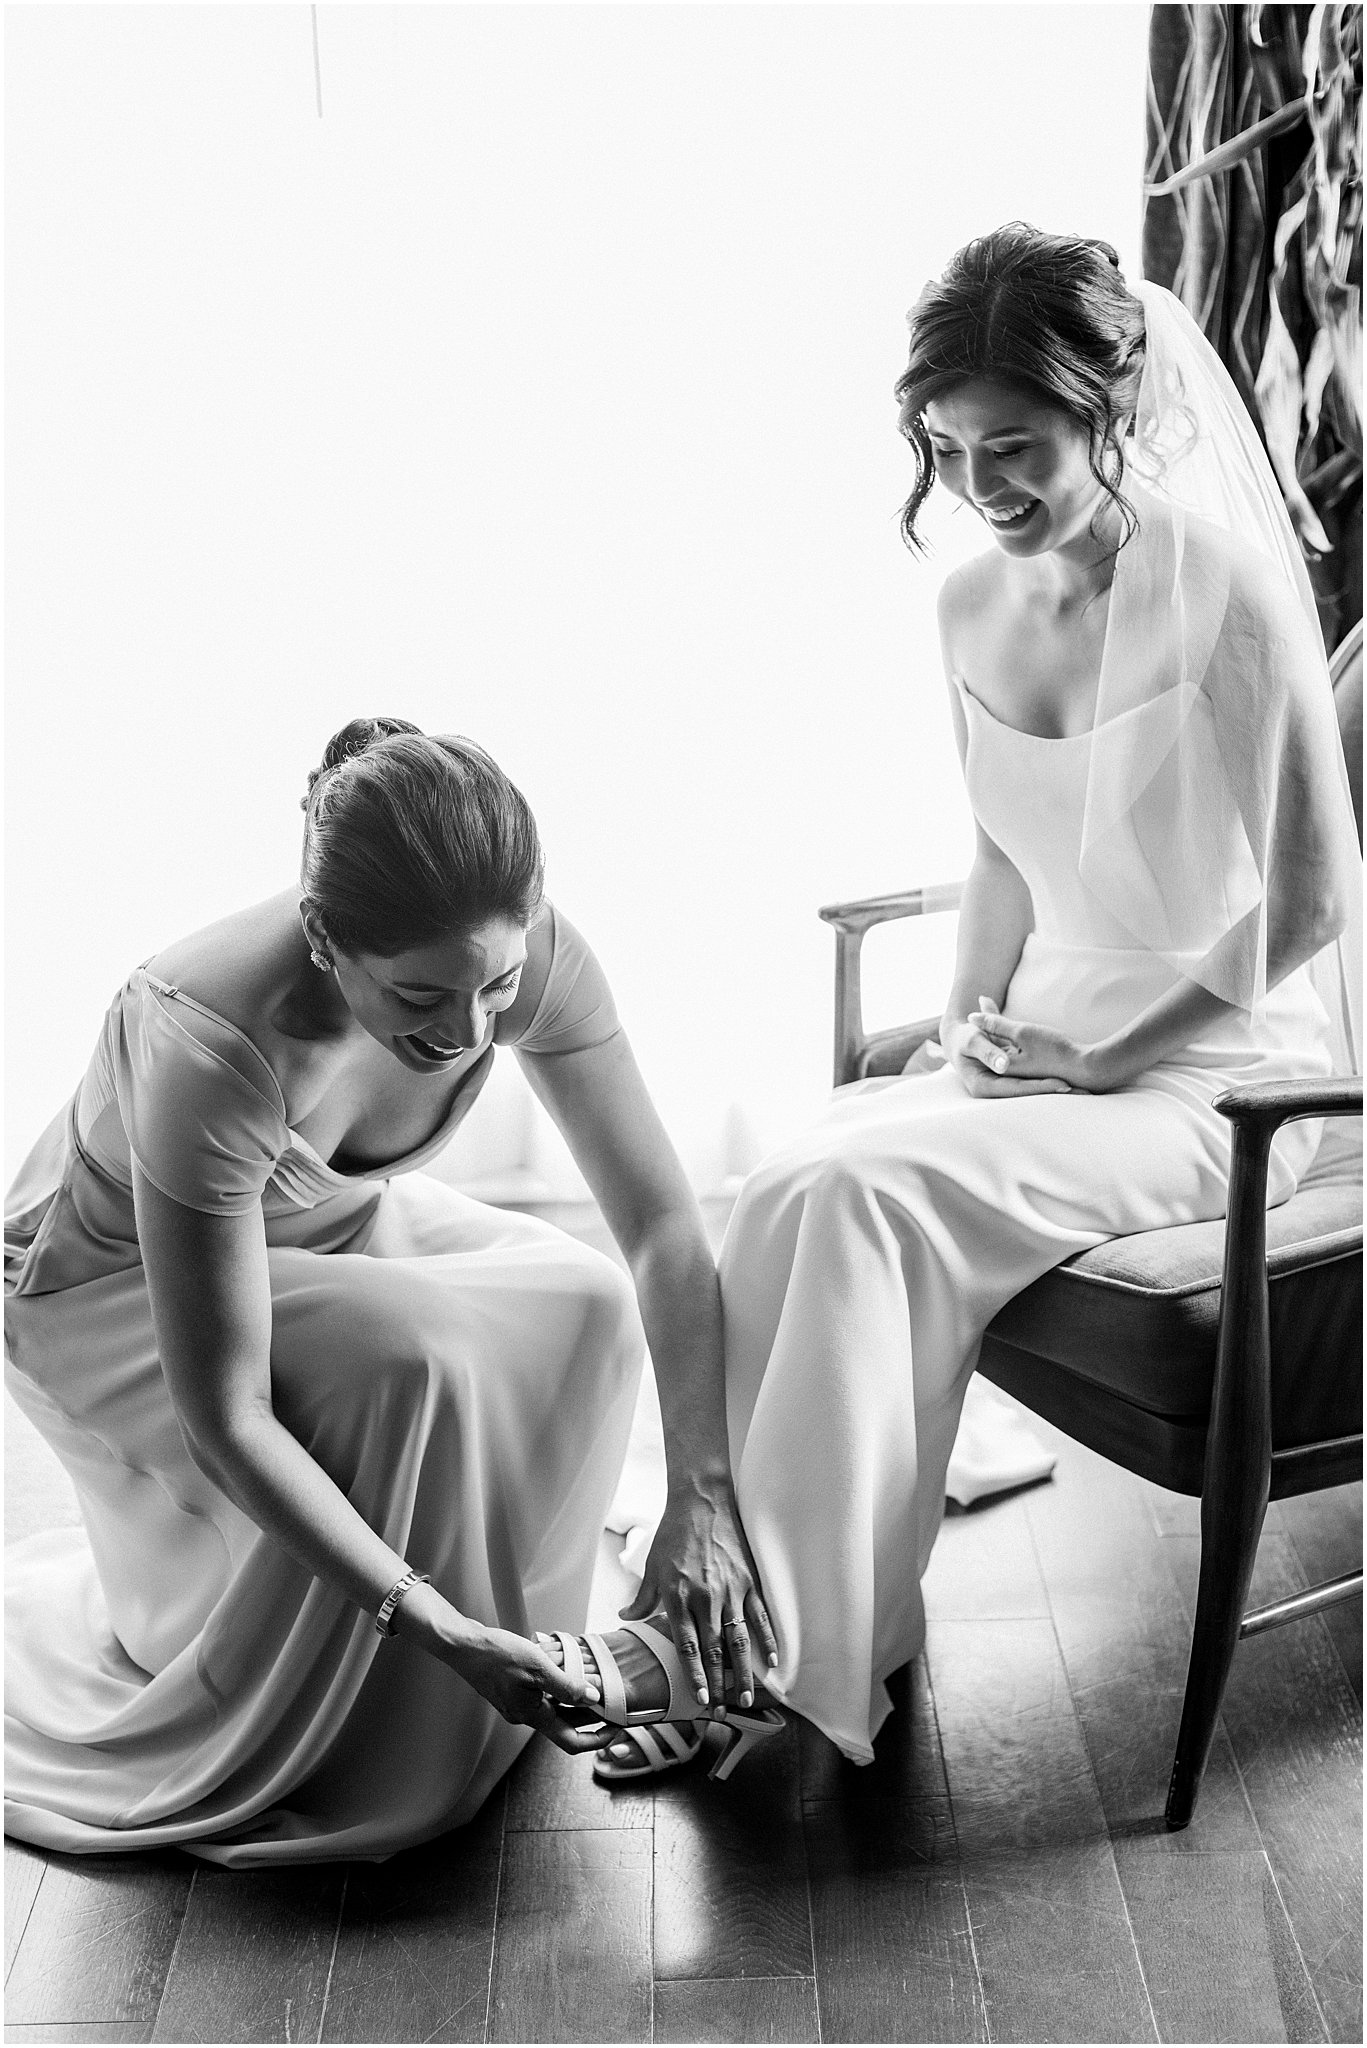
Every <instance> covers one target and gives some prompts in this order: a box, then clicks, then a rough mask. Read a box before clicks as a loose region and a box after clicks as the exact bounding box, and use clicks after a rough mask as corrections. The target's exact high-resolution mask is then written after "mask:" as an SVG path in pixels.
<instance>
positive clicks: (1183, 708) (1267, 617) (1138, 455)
mask: <svg viewBox="0 0 1367 2048" xmlns="http://www.w3.org/2000/svg"><path fill="white" fill-rule="evenodd" d="M1137 296H1138V297H1139V298H1140V299H1141V300H1142V302H1143V306H1144V317H1145V362H1144V370H1143V377H1142V382H1141V385H1140V390H1139V397H1138V403H1137V406H1136V412H1135V419H1134V424H1133V429H1132V432H1131V434H1130V436H1129V438H1128V440H1127V443H1126V449H1125V475H1124V481H1123V483H1122V485H1121V489H1122V491H1123V492H1124V494H1125V496H1126V497H1127V498H1128V499H1129V500H1130V501H1131V503H1132V504H1133V506H1134V509H1135V511H1136V513H1137V515H1138V521H1139V524H1138V530H1137V532H1135V534H1134V535H1133V536H1132V537H1131V538H1130V539H1129V540H1127V541H1126V542H1125V544H1124V546H1123V547H1122V548H1121V550H1120V554H1119V556H1118V557H1117V561H1116V569H1115V578H1114V582H1113V584H1112V587H1111V601H1110V613H1109V618H1108V622H1107V629H1106V643H1105V650H1104V653H1103V656H1102V665H1101V681H1100V687H1099V691H1098V697H1097V710H1096V723H1095V730H1094V734H1093V743H1092V754H1091V765H1090V770H1089V776H1088V785H1087V797H1086V809H1085V816H1084V824H1083V841H1082V856H1081V864H1080V865H1081V874H1082V878H1083V880H1084V881H1085V882H1086V884H1087V886H1088V887H1089V888H1090V889H1091V891H1092V892H1093V894H1094V895H1095V896H1097V897H1098V898H1099V899H1100V900H1101V901H1102V902H1103V903H1104V904H1105V905H1106V907H1107V909H1108V910H1110V911H1111V913H1112V914H1113V915H1114V916H1115V917H1117V918H1118V919H1119V920H1120V922H1121V923H1122V924H1123V925H1124V926H1125V927H1126V929H1128V930H1129V931H1132V932H1133V933H1134V935H1135V938H1136V941H1137V942H1138V943H1139V944H1140V945H1143V946H1145V947H1148V948H1150V949H1152V950H1153V951H1154V952H1157V953H1159V954H1161V955H1163V956H1164V957H1165V958H1166V959H1167V960H1169V961H1170V962H1171V964H1172V965H1173V966H1174V967H1175V968H1176V969H1177V970H1178V972H1179V973H1181V974H1182V975H1184V976H1185V977H1187V978H1188V979H1190V980H1193V981H1196V982H1198V983H1200V984H1201V985H1202V986H1204V987H1206V988H1209V989H1210V990H1212V991H1213V993H1215V994H1216V995H1218V996H1220V997H1222V998H1223V999H1224V1000H1225V1001H1226V1002H1229V1003H1232V1004H1234V1005H1236V1006H1237V1007H1238V1008H1240V1009H1243V1010H1249V1011H1252V1010H1253V1009H1254V1008H1256V1006H1257V1004H1258V1003H1259V1001H1260V1000H1261V999H1262V997H1263V996H1264V994H1265V993H1266V989H1267V975H1268V951H1269V937H1270V936H1271V938H1272V942H1273V951H1274V956H1275V955H1276V954H1277V952H1278V937H1279V935H1280V934H1281V933H1283V932H1285V931H1289V930H1295V931H1306V930H1313V929H1315V927H1316V924H1317V922H1321V923H1322V920H1323V917H1324V909H1325V906H1326V904H1329V903H1332V902H1336V903H1337V904H1338V905H1339V907H1340V909H1341V910H1342V909H1345V908H1346V913H1347V922H1346V924H1345V925H1344V926H1343V929H1342V931H1341V932H1339V933H1338V935H1337V936H1333V937H1330V935H1329V934H1328V932H1326V934H1325V936H1326V939H1327V940H1328V943H1326V944H1325V945H1324V947H1323V948H1322V950H1321V951H1320V953H1319V954H1318V955H1317V956H1316V957H1315V959H1314V961H1313V964H1312V972H1313V975H1314V978H1315V984H1316V987H1317V989H1318V991H1319V993H1320V996H1321V999H1322V1001H1323V1002H1324V1004H1325V1007H1326V1009H1327V1011H1328V1013H1329V1017H1330V1021H1331V1024H1332V1026H1333V1029H1334V1034H1335V1064H1336V1066H1338V1067H1339V1069H1340V1070H1341V1071H1355V1070H1356V1069H1358V1067H1359V1066H1360V1053H1361V1042H1362V1041H1361V982H1360V970H1361V908H1362V859H1361V854H1360V851H1359V848H1358V842H1357V831H1356V827H1355V824H1354V819H1353V808H1352V799H1351V796H1350V793H1349V788H1348V780H1347V773H1346V769H1345V765H1344V759H1343V750H1342V746H1341V743H1340V740H1339V734H1338V723H1337V719H1336V716H1335V710H1334V702H1333V691H1332V688H1331V686H1330V682H1329V672H1328V663H1327V660H1326V657H1325V653H1324V646H1323V641H1322V638H1321V635H1320V629H1319V624H1318V620H1317V617H1316V612H1315V603H1314V598H1313V596H1312V594H1311V589H1310V580H1309V577H1308V576H1307V574H1306V571H1305V565H1304V562H1303V561H1302V559H1301V554H1300V550H1299V547H1298V545H1297V542H1296V538H1295V535H1294V533H1293V531H1292V527H1291V522H1290V520H1289V519H1288V517H1287V514H1286V511H1285V508H1284V506H1283V503H1282V498H1281V494H1280V492H1279V490H1278V488H1277V483H1276V479H1275V477H1274V475H1273V472H1272V468H1271V465H1270V463H1269V462H1268V459H1267V456H1266V455H1265V454H1264V452H1263V449H1262V446H1261V443H1260V442H1259V440H1258V437H1257V434H1256V432H1255V431H1254V428H1253V424H1252V422H1251V420H1250V419H1249V417H1248V414H1247V412H1246V411H1245V409H1244V406H1243V404H1242V402H1241V400H1240V398H1239V395H1238V393H1237V391H1236V390H1235V388H1234V385H1233V383H1232V382H1231V380H1230V378H1229V376H1228V374H1227V372H1226V370H1225V368H1224V366H1223V364H1222V363H1221V362H1220V359H1219V357H1218V356H1217V355H1216V353H1215V351H1214V350H1213V349H1212V348H1211V347H1210V345H1209V343H1208V342H1207V341H1206V339H1205V337H1204V336H1203V335H1202V334H1201V332H1200V330H1199V328H1198V327H1197V326H1196V324H1195V322H1194V321H1193V320H1192V319H1191V317H1190V315H1189V314H1188V313H1187V312H1186V310H1185V308H1184V307H1183V306H1182V305H1181V304H1180V303H1179V302H1178V300H1177V299H1175V298H1174V297H1173V296H1172V294H1171V293H1170V292H1167V291H1165V290H1164V289H1163V288H1162V287H1161V286H1159V285H1154V284H1141V285H1140V286H1139V287H1138V288H1137ZM1160 699H1161V703H1162V710H1161V711H1159V710H1157V706H1156V704H1155V709H1154V710H1151V711H1150V713H1149V714H1148V716H1146V717H1144V718H1136V717H1132V716H1130V714H1131V713H1133V712H1134V711H1136V710H1137V709H1138V707H1139V706H1140V705H1143V704H1150V703H1155V700H1160Z"/></svg>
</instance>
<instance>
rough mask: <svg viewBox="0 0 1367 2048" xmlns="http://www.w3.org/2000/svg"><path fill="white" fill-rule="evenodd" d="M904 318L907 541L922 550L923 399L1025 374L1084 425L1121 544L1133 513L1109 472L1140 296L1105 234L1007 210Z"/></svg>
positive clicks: (1134, 522) (931, 470) (1020, 379)
mask: <svg viewBox="0 0 1367 2048" xmlns="http://www.w3.org/2000/svg"><path fill="white" fill-rule="evenodd" d="M908 325H909V327H910V329H911V353H910V357H909V360H908V362H907V367H906V369H905V370H904V371H903V373H902V375H901V376H900V377H899V378H898V380H897V385H896V397H897V402H898V405H899V407H900V413H899V417H898V428H899V430H900V432H901V433H902V434H903V435H904V436H905V438H906V439H907V440H908V441H909V442H910V444H911V448H912V452H913V454H914V455H915V458H916V481H915V484H914V485H913V488H912V492H911V496H910V497H909V498H908V499H907V502H906V504H905V505H904V506H903V507H902V513H901V522H900V523H901V529H902V537H903V539H904V540H905V541H906V543H907V545H908V547H909V548H911V549H912V550H913V552H914V553H917V554H924V552H925V542H924V540H923V539H922V537H921V535H920V534H919V533H918V531H917V528H916V521H917V517H918V515H919V514H920V511H921V507H922V506H923V505H924V504H925V501H926V499H927V498H928V497H929V495H930V492H931V489H932V487H933V485H934V482H935V455H934V450H933V449H932V447H931V443H930V436H929V434H928V433H927V431H926V424H925V409H926V407H927V406H928V405H929V404H931V403H932V401H933V400H935V399H937V398H942V397H944V396H945V395H946V394H947V393H949V392H951V391H954V390H956V389H957V388H958V387H959V386H960V385H961V384H967V383H969V382H970V381H971V380H972V379H974V378H977V377H990V378H994V379H996V380H997V381H998V382H1000V383H1012V384H1020V385H1024V386H1026V387H1027V388H1028V389H1030V390H1031V391H1033V392H1035V393H1036V394H1037V395H1038V396H1039V397H1040V398H1042V399H1043V400H1044V401H1045V402H1046V403H1047V404H1049V405H1054V406H1058V407H1059V408H1060V409H1061V410H1062V411H1064V412H1066V413H1068V414H1070V415H1071V417H1072V418H1073V419H1075V420H1076V421H1077V422H1078V423H1079V425H1080V426H1082V427H1083V428H1084V429H1085V430H1086V433H1087V441H1088V462H1089V466H1090V468H1091V472H1092V475H1093V476H1094V477H1095V478H1096V480H1097V482H1098V483H1099V484H1100V485H1101V487H1102V489H1103V490H1104V491H1105V493H1106V495H1107V497H1108V498H1109V499H1110V501H1111V503H1112V504H1113V505H1115V507H1116V508H1117V510H1118V511H1119V513H1120V519H1121V528H1122V534H1121V541H1120V546H1121V547H1123V546H1124V545H1125V542H1126V541H1127V540H1129V539H1130V537H1131V536H1132V534H1133V533H1134V532H1135V531H1136V529H1137V527H1138V523H1139V522H1138V518H1137V515H1136V513H1135V510H1134V507H1133V506H1132V505H1131V504H1130V502H1129V500H1128V499H1127V498H1126V497H1125V496H1124V495H1123V494H1122V492H1121V490H1120V479H1121V477H1122V475H1123V472H1124V456H1123V453H1122V448H1121V440H1122V435H1123V433H1124V432H1125V431H1126V430H1127V428H1128V425H1129V422H1130V421H1131V420H1132V419H1133V416H1134V409H1135V403H1136V400H1137V398H1138V395H1139V380H1140V378H1141V376H1142V375H1143V370H1144V308H1143V306H1142V304H1141V303H1140V301H1139V300H1138V299H1137V298H1136V297H1135V296H1134V294H1133V292H1131V291H1130V290H1129V289H1128V288H1127V286H1126V284H1125V280H1124V278H1123V277H1122V275H1121V272H1120V258H1119V257H1118V256H1117V255H1116V252H1115V250H1114V249H1113V248H1111V246H1110V244H1109V243H1108V242H1095V241H1086V240H1083V239H1082V238H1080V237H1078V236H1073V235H1047V234H1044V233H1043V232H1042V231H1041V230H1040V229H1039V228H1033V227H1031V226H1029V225H1028V223H1026V222H1025V221H1011V222H1008V224H1007V225H1006V226H1005V227H1000V228H997V229H996V230H995V231H994V232H993V233H992V234H990V235H982V236H980V237H979V238H978V240H976V241H973V242H969V243H968V244H967V245H966V246H965V247H964V248H962V249H960V250H959V251H958V253H957V254H956V255H954V256H952V257H951V258H950V261H949V263H948V265H947V267H946V269H945V272H944V275H943V276H942V277H939V278H937V279H934V280H933V281H932V282H931V283H930V284H928V285H927V286H926V288H925V290H924V291H923V292H922V293H921V296H920V298H919V299H918V300H917V301H916V304H915V306H914V307H913V308H912V310H911V312H910V314H909V315H908Z"/></svg>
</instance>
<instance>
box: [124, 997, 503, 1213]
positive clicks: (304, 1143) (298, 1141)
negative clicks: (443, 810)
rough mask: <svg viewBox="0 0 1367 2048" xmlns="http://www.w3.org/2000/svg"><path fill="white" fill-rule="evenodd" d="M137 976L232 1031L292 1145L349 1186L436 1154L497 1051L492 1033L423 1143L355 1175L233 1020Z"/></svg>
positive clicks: (377, 1161)
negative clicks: (303, 1127) (308, 1129)
mask: <svg viewBox="0 0 1367 2048" xmlns="http://www.w3.org/2000/svg"><path fill="white" fill-rule="evenodd" d="M138 975H141V977H142V979H143V980H144V981H145V982H146V983H147V984H148V986H149V987H150V988H153V989H155V990H157V991H158V993H159V994H161V995H166V996H172V997H174V999H175V1000H176V1002H178V1003H184V1004H186V1005H187V1007H188V1008H190V1009H192V1010H198V1011H199V1013H200V1015H201V1016H203V1017H207V1018H208V1019H209V1021H210V1022H211V1023H213V1024H217V1025H218V1026H219V1027H220V1028H221V1029H222V1030H224V1031H228V1032H231V1034H232V1036H233V1037H234V1038H236V1039H238V1040H239V1041H240V1043H241V1044H243V1045H245V1046H246V1048H247V1050H248V1052H250V1053H251V1054H252V1056H253V1058H254V1059H255V1060H256V1061H257V1063H258V1064H259V1066H260V1067H261V1068H262V1070H263V1071H264V1072H265V1074H266V1075H267V1076H268V1078H269V1080H270V1084H271V1087H272V1088H273V1090H274V1091H275V1097H276V1102H275V1107H276V1111H277V1114H278V1115H279V1118H280V1121H281V1123H282V1124H283V1125H284V1126H285V1129H286V1130H287V1131H288V1132H289V1134H290V1140H291V1142H292V1143H293V1144H294V1145H297V1146H298V1147H299V1149H300V1150H301V1151H303V1152H307V1153H308V1155H309V1157H310V1158H311V1159H315V1160H317V1162H318V1165H319V1167H320V1168H321V1169H322V1171H323V1172H324V1173H328V1174H331V1175H332V1177H333V1179H334V1180H339V1181H343V1182H345V1183H347V1184H348V1185H349V1184H350V1183H352V1182H353V1181H365V1180H378V1179H382V1178H384V1177H385V1176H387V1175H388V1174H391V1173H396V1172H398V1171H399V1169H400V1168H401V1167H404V1166H407V1165H408V1164H409V1163H410V1161H413V1160H416V1159H421V1158H422V1157H423V1156H424V1155H425V1154H426V1153H428V1152H431V1151H433V1150H434V1149H435V1148H436V1147H437V1146H438V1145H439V1144H441V1143H442V1142H443V1141H444V1140H445V1138H446V1136H447V1135H448V1133H449V1132H450V1130H451V1127H452V1124H453V1123H454V1122H455V1118H456V1111H457V1109H458V1108H459V1107H460V1104H461V1102H462V1100H463V1098H464V1095H465V1090H466V1088H467V1086H468V1084H469V1081H470V1078H471V1076H472V1075H473V1074H476V1073H478V1071H479V1069H480V1067H481V1066H482V1065H483V1064H484V1062H485V1060H486V1059H488V1058H490V1057H492V1054H493V1049H494V1048H493V1038H492V1034H491V1035H490V1038H489V1041H488V1043H487V1044H485V1045H484V1046H483V1047H481V1049H480V1052H479V1054H478V1057H477V1058H475V1059H473V1060H472V1061H471V1062H470V1064H469V1066H468V1067H467V1068H466V1069H465V1071H464V1073H463V1074H462V1075H461V1077H460V1081H459V1084H458V1086H457V1088H456V1091H455V1093H454V1094H453V1095H452V1097H451V1100H450V1102H449V1103H448V1104H447V1111H446V1115H445V1116H444V1117H443V1118H442V1120H441V1122H440V1123H439V1124H438V1126H437V1128H436V1130H435V1131H433V1132H432V1133H431V1134H430V1135H429V1136H428V1137H426V1138H424V1139H423V1140H422V1142H421V1144H418V1145H411V1146H410V1147H409V1149H408V1150H407V1152H400V1153H399V1154H397V1156H396V1157H395V1158H393V1159H384V1160H375V1161H374V1162H372V1163H371V1164H368V1165H366V1166H363V1167H360V1168H358V1169H357V1170H356V1171H355V1172H347V1171H346V1170H344V1169H343V1168H342V1167H340V1166H334V1165H333V1164H332V1162H331V1160H330V1159H324V1157H323V1155H322V1153H321V1152H320V1151H319V1150H318V1148H317V1147H316V1146H315V1145H312V1144H310V1142H309V1140H308V1139H307V1138H306V1137H305V1136H304V1134H303V1132H302V1131H299V1130H296V1129H295V1127H294V1125H293V1124H292V1123H291V1122H290V1120H289V1116H288V1114H287V1111H286V1105H285V1091H284V1089H283V1088H282V1087H281V1086H280V1078H279V1076H278V1075H277V1073H276V1071H275V1068H274V1067H273V1066H272V1065H271V1063H270V1061H269V1060H268V1059H267V1058H266V1055H265V1054H264V1053H263V1052H262V1050H261V1048H260V1046H259V1045H258V1044H257V1043H256V1040H255V1039H254V1038H252V1037H251V1035H250V1034H249V1033H248V1032H246V1031H244V1030H243V1029H242V1026H241V1025H240V1024H234V1022H233V1020H232V1018H231V1017H225V1016H224V1015H223V1014H222V1012H221V1011H219V1010H214V1009H211V1008H210V1006H209V1004H208V1003H202V1002H201V1001H200V1000H199V997H198V996H192V995H189V994H188V993H187V992H186V991H185V990H184V989H183V988H180V987H178V986H177V984H176V983H174V982H170V981H163V980H162V979H161V977H160V975H156V974H153V973H151V972H150V970H149V969H148V968H147V966H146V965H145V964H144V965H142V966H140V967H137V968H135V970H134V978H135V979H136V978H137V976H138Z"/></svg>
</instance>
